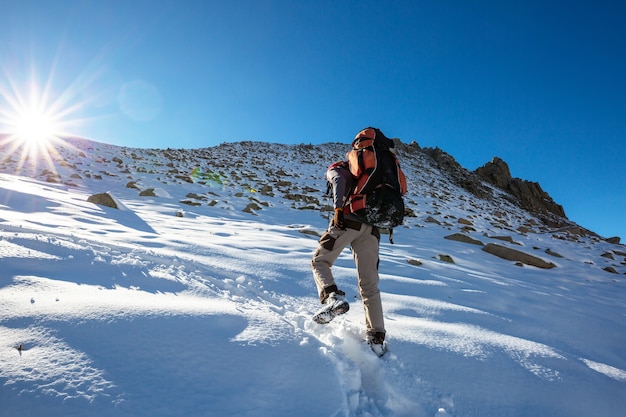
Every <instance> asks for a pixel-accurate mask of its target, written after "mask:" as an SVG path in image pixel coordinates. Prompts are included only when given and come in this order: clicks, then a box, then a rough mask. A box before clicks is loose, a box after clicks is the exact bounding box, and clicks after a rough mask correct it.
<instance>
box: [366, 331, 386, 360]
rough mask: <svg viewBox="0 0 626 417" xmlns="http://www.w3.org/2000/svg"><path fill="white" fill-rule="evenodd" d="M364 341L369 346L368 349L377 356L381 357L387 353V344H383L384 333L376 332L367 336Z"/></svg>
mask: <svg viewBox="0 0 626 417" xmlns="http://www.w3.org/2000/svg"><path fill="white" fill-rule="evenodd" d="M365 341H366V342H367V344H368V345H369V347H370V349H372V351H373V352H374V353H375V354H376V355H377V356H383V355H384V354H385V353H387V342H385V333H383V332H376V333H374V334H368V335H367V337H366V338H365Z"/></svg>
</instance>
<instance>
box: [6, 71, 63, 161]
mask: <svg viewBox="0 0 626 417" xmlns="http://www.w3.org/2000/svg"><path fill="white" fill-rule="evenodd" d="M49 90H50V89H49V86H46V88H44V89H43V90H42V89H39V88H38V85H37V84H35V83H32V84H31V85H30V86H29V88H28V89H26V90H25V91H24V90H20V89H19V88H17V86H16V85H15V84H14V83H10V88H2V85H0V99H3V100H0V104H2V101H4V102H5V103H4V105H3V106H2V108H0V133H2V130H4V133H5V135H4V136H0V149H1V150H2V153H3V154H5V155H6V156H10V157H12V158H17V159H18V166H17V168H18V170H19V171H20V172H22V173H23V172H26V171H29V172H30V171H31V170H32V172H33V173H37V172H40V168H42V165H45V166H46V168H48V169H51V170H52V171H54V163H53V160H54V159H57V158H58V157H59V150H60V148H61V147H68V146H70V145H69V144H68V143H67V142H66V140H65V139H64V137H67V136H68V134H67V133H65V132H64V127H66V126H67V124H68V122H69V121H68V120H67V119H66V116H67V115H68V114H69V113H71V112H72V111H73V110H74V109H73V108H72V107H68V106H64V105H62V103H63V100H60V99H57V100H56V101H52V102H51V101H50V100H49ZM25 92H27V93H26V94H24V93H25Z"/></svg>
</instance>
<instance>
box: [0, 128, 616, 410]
mask: <svg viewBox="0 0 626 417" xmlns="http://www.w3.org/2000/svg"><path fill="white" fill-rule="evenodd" d="M10 150H11V148H10V147H9V146H7V145H5V146H4V147H3V149H2V151H3V155H6V156H5V157H3V160H2V161H0V172H2V174H0V269H1V270H2V275H1V276H0V300H1V302H0V334H1V335H2V337H1V338H0V381H2V383H3V386H2V388H0V398H1V402H2V404H3V407H2V410H0V415H7V416H8V415H16V414H18V413H19V414H24V413H25V412H26V413H27V414H28V413H30V415H43V414H44V413H45V414H46V415H64V416H67V415H76V416H78V415H81V416H82V415H98V416H101V415H102V416H105V415H116V416H119V415H122V416H123V415H128V416H142V415H146V416H148V415H150V416H171V415H183V414H184V415H192V416H212V415H215V416H222V415H277V416H278V415H292V414H293V413H294V412H297V413H298V414H301V415H305V416H309V415H310V416H320V415H336V416H340V415H355V416H356V415H373V416H392V415H394V416H402V415H404V416H416V415H422V416H434V415H437V416H439V417H442V416H485V415H492V416H495V415H498V416H521V415H553V416H593V415H598V416H600V415H621V414H620V413H623V410H624V409H625V408H626V407H625V406H626V400H624V399H623V398H622V397H623V395H622V393H623V390H624V384H626V358H624V356H623V354H622V350H623V346H624V345H625V342H626V336H625V335H626V332H625V330H626V329H625V327H626V325H625V324H624V314H625V313H626V309H625V304H626V303H625V302H624V299H625V298H624V291H625V285H624V280H623V274H624V273H626V266H625V265H624V261H625V259H624V258H625V257H626V254H625V253H624V252H626V250H625V249H624V247H623V246H620V245H613V244H610V243H608V242H606V241H604V240H602V239H600V238H599V237H597V236H594V235H593V234H590V233H586V232H585V231H584V230H582V229H580V228H577V227H576V225H572V224H570V225H569V226H567V227H563V228H558V229H557V228H550V227H548V226H546V225H544V224H543V223H542V222H541V221H540V220H539V219H538V218H536V217H535V216H533V215H532V214H530V213H528V212H526V211H524V210H522V209H521V208H519V207H518V206H517V205H516V204H514V203H513V202H511V198H510V196H508V195H507V194H505V193H504V192H502V191H500V190H497V189H495V188H493V187H491V186H489V185H487V184H482V183H479V184H472V185H471V186H469V187H467V186H466V187H463V181H460V179H459V177H458V175H457V176H455V175H452V174H451V173H450V171H448V170H446V169H444V168H442V165H441V164H438V163H437V162H436V161H435V160H434V159H433V158H431V157H429V156H428V155H427V154H426V153H424V152H422V151H421V150H420V149H419V147H417V146H415V145H402V146H401V147H400V157H401V161H402V166H403V169H404V170H405V173H406V174H407V177H408V180H409V189H410V191H409V194H408V195H407V199H406V200H407V206H408V208H409V211H410V213H411V214H410V215H409V216H408V217H407V219H406V222H405V225H404V226H403V227H401V228H398V229H397V230H396V237H395V242H396V244H395V245H390V244H389V243H388V242H387V240H386V239H385V238H384V237H383V239H382V240H381V277H382V282H381V290H382V291H383V305H384V309H385V318H386V323H387V327H388V332H389V343H390V347H391V353H390V354H389V355H388V356H386V357H385V358H383V359H382V360H380V359H378V358H376V357H374V356H373V355H371V354H370V352H368V350H367V349H366V348H364V346H363V345H362V343H361V342H360V339H361V338H362V330H363V317H362V316H363V314H362V307H361V305H360V301H359V300H358V296H357V290H356V285H355V279H354V269H353V263H352V259H351V256H350V253H349V251H347V250H346V252H344V254H343V255H342V256H341V257H340V259H339V260H338V262H337V265H336V266H335V268H334V272H335V274H336V277H337V281H338V283H339V284H340V286H341V287H342V288H343V289H344V290H346V292H347V293H348V295H349V296H350V299H351V300H352V304H353V306H352V308H351V310H350V312H349V313H348V314H346V316H345V317H341V318H339V319H337V320H336V321H334V322H333V323H331V324H330V325H327V326H320V325H317V324H314V323H312V322H311V321H310V315H311V314H312V313H313V312H314V311H315V309H316V308H317V307H318V304H317V300H316V298H317V297H316V294H315V288H314V284H313V280H312V277H311V273H310V270H309V260H310V257H311V254H312V252H313V250H314V249H315V246H316V240H317V236H319V234H320V233H321V232H322V231H323V229H324V228H325V227H326V225H327V221H328V216H329V212H328V207H327V204H328V200H327V199H326V198H325V197H324V191H325V183H324V179H323V173H324V170H325V168H326V166H327V165H328V164H329V163H330V162H332V161H335V160H339V159H341V158H342V155H343V154H344V153H345V150H346V146H345V145H344V144H325V145H321V146H310V145H299V146H288V145H279V144H267V143H253V142H242V143H231V144H222V145H220V146H218V147H214V148H207V149H197V150H180V149H167V150H147V149H131V148H122V147H116V146H112V145H107V144H101V143H96V142H91V141H86V140H83V139H68V140H67V146H63V147H57V148H56V149H55V150H54V151H52V150H51V151H50V152H49V153H48V154H47V155H48V156H49V157H47V158H43V156H45V155H42V154H40V155H39V157H36V158H28V159H26V158H23V157H22V156H21V153H20V152H19V150H17V151H12V152H9V151H10ZM461 180H462V179H461ZM468 190H470V191H468ZM476 190H479V191H480V193H479V194H480V195H481V196H484V197H486V198H480V197H477V192H476ZM105 192H110V194H111V195H112V196H113V197H114V200H115V201H117V202H118V204H119V209H113V208H109V207H103V206H99V205H95V204H92V203H90V202H88V201H87V200H88V198H89V197H90V196H92V195H94V194H98V193H105ZM458 234H461V235H463V236H466V237H469V238H471V239H472V240H473V241H474V243H467V242H463V241H458V240H455V239H459V236H458ZM453 235H456V236H453ZM477 242H480V243H479V244H477ZM489 244H490V245H497V247H499V248H505V249H509V250H511V249H512V250H516V251H518V252H522V253H523V254H525V255H532V256H533V257H535V258H539V259H541V260H543V261H545V262H546V263H548V264H551V265H552V266H553V267H551V268H548V269H543V268H538V267H535V266H530V265H528V263H524V262H528V260H527V258H523V259H522V260H521V261H518V262H517V265H516V262H515V261H508V260H504V259H501V258H500V257H497V256H494V255H492V254H491V253H488V252H486V251H484V250H483V248H484V246H483V245H489ZM490 247H493V246H490ZM450 260H451V261H452V262H448V261H450ZM524 260H525V261H524ZM607 270H608V271H615V272H617V273H610V272H608V271H607ZM20 345H21V347H22V349H21V350H17V349H16V347H18V346H20Z"/></svg>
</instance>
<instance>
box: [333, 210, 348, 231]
mask: <svg viewBox="0 0 626 417" xmlns="http://www.w3.org/2000/svg"><path fill="white" fill-rule="evenodd" d="M333 226H335V227H336V228H338V229H339V230H346V225H345V224H344V223H343V209H342V208H336V209H335V217H334V218H333Z"/></svg>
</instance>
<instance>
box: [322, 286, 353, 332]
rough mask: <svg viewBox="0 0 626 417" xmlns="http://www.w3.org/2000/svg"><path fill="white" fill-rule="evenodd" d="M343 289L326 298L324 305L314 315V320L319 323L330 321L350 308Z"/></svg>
mask: <svg viewBox="0 0 626 417" xmlns="http://www.w3.org/2000/svg"><path fill="white" fill-rule="evenodd" d="M344 296H345V293H344V292H343V291H337V292H332V293H330V295H329V296H328V297H327V298H326V299H325V300H324V307H322V308H321V309H319V310H318V312H317V313H315V315H314V316H313V321H314V322H316V323H319V324H326V323H330V322H331V321H332V319H334V318H335V317H337V316H338V315H340V314H344V313H346V312H347V311H348V310H350V304H348V302H347V301H346V297H344Z"/></svg>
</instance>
